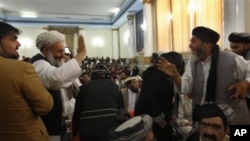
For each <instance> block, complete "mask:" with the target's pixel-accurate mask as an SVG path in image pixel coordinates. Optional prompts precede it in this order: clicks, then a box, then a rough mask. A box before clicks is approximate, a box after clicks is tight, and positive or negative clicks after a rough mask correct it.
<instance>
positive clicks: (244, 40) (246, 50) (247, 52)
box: [228, 32, 250, 110]
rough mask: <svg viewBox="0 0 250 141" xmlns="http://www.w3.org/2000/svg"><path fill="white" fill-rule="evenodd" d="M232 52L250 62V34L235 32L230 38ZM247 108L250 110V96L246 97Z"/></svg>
mask: <svg viewBox="0 0 250 141" xmlns="http://www.w3.org/2000/svg"><path fill="white" fill-rule="evenodd" d="M228 40H229V42H230V48H231V50H232V51H233V52H234V53H236V54H238V55H240V56H242V57H244V58H245V59H246V60H250V34H249V33H237V32H233V33H231V34H230V35H229V36H228ZM246 103H247V107H248V109H249V110H250V95H247V96H246Z"/></svg>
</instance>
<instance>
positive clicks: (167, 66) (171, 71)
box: [156, 57, 181, 90]
mask: <svg viewBox="0 0 250 141" xmlns="http://www.w3.org/2000/svg"><path fill="white" fill-rule="evenodd" d="M156 65H157V68H158V69H159V70H161V71H163V72H164V73H165V74H167V75H169V76H171V77H172V78H173V80H174V82H175V85H176V86H177V88H178V89H179V90H181V75H180V73H179V72H178V70H177V69H176V67H175V65H174V64H171V63H170V62H168V61H167V60H166V59H164V58H163V57H160V59H159V60H158V62H157V64H156Z"/></svg>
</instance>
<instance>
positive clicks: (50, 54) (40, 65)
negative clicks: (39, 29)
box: [31, 31, 86, 141]
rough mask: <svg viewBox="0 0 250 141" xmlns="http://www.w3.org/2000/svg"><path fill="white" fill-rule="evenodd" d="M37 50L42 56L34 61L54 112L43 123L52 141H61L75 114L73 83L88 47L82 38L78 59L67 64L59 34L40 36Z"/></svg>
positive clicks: (61, 38) (45, 33)
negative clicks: (69, 121) (68, 122)
mask: <svg viewBox="0 0 250 141" xmlns="http://www.w3.org/2000/svg"><path fill="white" fill-rule="evenodd" d="M36 46H37V48H38V49H39V50H40V51H41V53H39V54H37V55H35V56H34V57H32V58H31V63H33V65H34V67H35V70H36V72H37V73H38V75H39V77H40V79H41V80H42V82H43V84H44V86H45V87H46V88H47V89H48V91H49V92H50V94H51V95H52V96H53V100H54V107H53V109H52V111H51V112H50V113H49V114H48V115H46V116H43V117H42V118H43V122H44V123H45V125H46V128H47V130H48V132H49V135H50V138H51V140H52V141H60V135H61V134H64V133H65V131H66V127H65V126H66V125H65V123H64V122H65V119H67V118H71V117H70V116H71V115H72V114H73V111H74V104H75V99H74V98H73V92H72V91H71V90H72V89H71V88H72V87H71V86H72V82H73V81H74V80H76V79H78V77H79V76H80V75H81V73H82V71H81V67H80V65H81V64H82V60H83V57H84V56H85V54H86V47H85V44H84V40H83V37H82V36H79V39H78V49H77V54H76V56H75V57H74V58H73V59H71V60H69V61H67V62H66V63H64V50H65V37H64V35H63V34H61V33H59V32H57V31H47V32H43V33H41V34H39V35H38V36H37V39H36Z"/></svg>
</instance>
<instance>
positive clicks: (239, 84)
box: [0, 22, 250, 141]
mask: <svg viewBox="0 0 250 141" xmlns="http://www.w3.org/2000/svg"><path fill="white" fill-rule="evenodd" d="M19 32H20V31H19V30H18V29H17V28H15V27H13V26H12V25H10V24H8V23H5V22H0V65H1V69H0V78H1V79H0V89H1V92H0V114H1V116H0V127H1V128H0V140H3V141H16V140H19V141H40V140H41V141H61V140H63V138H62V137H63V136H62V135H65V134H66V133H67V129H68V128H70V131H71V132H70V134H71V136H70V137H69V139H68V140H74V141H76V140H80V141H85V140H87V141H109V140H113V141H116V140H117V141H118V140H119V141H123V140H124V141H128V140H129V141H132V140H135V141H143V140H147V141H155V140H156V141H166V140H170V141H177V140H178V141H180V140H184V139H185V140H187V141H198V140H199V141H205V140H213V141H226V140H228V134H229V133H228V129H229V125H230V124H232V125H240V124H243V125H249V124H250V114H249V109H250V100H249V98H250V95H249V94H248V91H249V88H250V65H249V62H248V59H249V58H250V53H249V52H250V51H249V50H250V35H249V34H248V33H236V32H232V33H231V34H230V35H229V37H228V40H229V42H230V48H231V51H221V50H220V47H219V45H218V44H217V42H218V40H219V38H220V35H219V34H218V33H217V32H216V31H214V30H213V29H210V28H208V27H204V26H198V27H195V28H194V29H193V30H192V37H191V40H190V44H189V48H190V49H191V57H190V60H189V61H188V62H187V64H185V62H184V60H183V58H182V55H181V54H180V53H177V52H167V53H163V54H161V55H160V57H159V58H158V59H157V60H156V62H154V63H153V64H152V66H150V67H149V68H147V69H146V70H145V71H144V72H143V73H142V74H141V76H139V75H138V72H139V71H138V68H136V67H135V68H133V69H128V68H119V69H118V70H117V72H116V71H114V70H113V69H112V67H110V59H109V58H107V59H106V60H105V59H103V58H101V59H100V60H99V59H98V60H97V61H99V62H95V63H94V65H93V66H92V67H91V71H87V69H86V68H88V65H91V64H92V63H91V61H90V62H89V60H90V59H88V58H87V57H86V55H87V50H86V46H85V42H84V37H83V36H81V35H80V36H79V38H78V47H77V54H76V55H75V56H74V57H73V58H71V59H69V60H67V61H66V60H65V46H66V42H65V36H64V35H63V34H62V33H60V32H58V31H46V32H43V33H41V34H39V35H38V36H37V39H36V47H37V48H38V49H39V50H40V53H38V54H36V55H34V56H33V57H31V58H30V60H29V62H24V61H19V60H17V59H18V58H19V54H18V52H17V50H18V48H19V47H20V43H19V41H18V35H19ZM84 58H85V59H84ZM83 62H84V63H83ZM83 65H85V66H83ZM82 69H84V70H85V71H84V72H83V70H82ZM114 72H115V73H114ZM79 78H80V79H79ZM182 95H187V96H188V98H190V100H191V102H190V107H191V108H189V115H192V116H191V117H190V118H191V119H189V122H188V121H185V122H184V123H185V124H182V126H186V125H187V126H190V129H189V130H188V132H186V133H185V135H184V134H183V133H182V132H180V133H179V132H178V131H177V130H178V129H179V128H178V126H180V124H178V123H180V122H178V121H180V119H178V115H180V114H179V112H180V111H181V110H182V109H180V108H179V107H178V106H179V105H180V103H182V101H186V102H187V100H185V99H182V98H181V99H182V100H178V97H179V99H180V97H181V96H182ZM175 101H177V104H176V103H175ZM182 107H183V105H182ZM178 109H179V110H178ZM183 113H184V112H183ZM182 118H184V119H185V115H183V116H182ZM66 121H72V124H71V126H70V127H69V125H68V124H67V122H66ZM176 125H177V126H176ZM177 132H178V133H177ZM183 135H184V138H182V136H183Z"/></svg>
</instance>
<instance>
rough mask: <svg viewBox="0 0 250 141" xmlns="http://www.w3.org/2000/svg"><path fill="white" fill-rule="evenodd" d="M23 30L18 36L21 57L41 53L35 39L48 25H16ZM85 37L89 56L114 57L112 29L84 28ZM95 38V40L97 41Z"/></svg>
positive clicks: (75, 45) (75, 43)
mask: <svg viewBox="0 0 250 141" xmlns="http://www.w3.org/2000/svg"><path fill="white" fill-rule="evenodd" d="M16 27H17V28H19V29H20V30H21V31H22V32H21V34H20V36H19V37H18V40H19V41H20V43H21V47H20V48H19V50H18V52H19V54H20V58H19V59H22V56H25V57H32V56H34V55H35V54H37V53H39V50H38V49H37V48H36V45H35V40H36V37H37V35H39V34H40V33H42V32H44V31H46V30H43V27H46V26H34V27H23V26H22V27H21V26H16ZM81 33H83V34H84V37H85V43H86V46H87V55H88V56H89V57H96V56H99V57H101V56H104V57H107V56H109V57H113V56H112V34H111V29H84V30H82V31H81ZM95 39H96V40H97V41H98V40H99V41H100V40H101V42H102V43H100V44H98V45H97V44H96V43H94V40H95ZM96 40H95V41H96ZM76 48H77V36H75V40H74V51H76Z"/></svg>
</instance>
